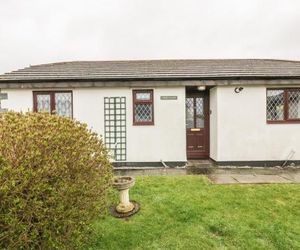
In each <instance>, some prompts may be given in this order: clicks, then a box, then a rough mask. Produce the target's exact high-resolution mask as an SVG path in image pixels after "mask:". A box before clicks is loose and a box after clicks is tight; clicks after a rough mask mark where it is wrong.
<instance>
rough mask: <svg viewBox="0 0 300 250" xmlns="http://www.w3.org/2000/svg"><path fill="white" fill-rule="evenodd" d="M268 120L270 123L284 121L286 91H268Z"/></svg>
mask: <svg viewBox="0 0 300 250" xmlns="http://www.w3.org/2000/svg"><path fill="white" fill-rule="evenodd" d="M267 119H268V121H282V120H284V91H283V90H277V89H276V90H268V91H267Z"/></svg>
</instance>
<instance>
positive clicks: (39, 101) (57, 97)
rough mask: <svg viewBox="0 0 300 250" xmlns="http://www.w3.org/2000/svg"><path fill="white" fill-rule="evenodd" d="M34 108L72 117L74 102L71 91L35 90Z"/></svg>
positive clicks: (38, 110)
mask: <svg viewBox="0 0 300 250" xmlns="http://www.w3.org/2000/svg"><path fill="white" fill-rule="evenodd" d="M33 103H34V106H33V110H34V111H35V112H49V113H51V114H57V115H60V116H64V117H69V118H72V114H73V110H72V109H73V107H72V106H73V103H72V92H71V91H59V92H58V91H38V92H33Z"/></svg>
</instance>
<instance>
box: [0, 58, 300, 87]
mask: <svg viewBox="0 0 300 250" xmlns="http://www.w3.org/2000/svg"><path fill="white" fill-rule="evenodd" d="M232 78H247V79H249V78H300V61H285V60H269V59H222V60H216V59H215V60H140V61H74V62H59V63H51V64H41V65H34V66H30V67H27V68H24V69H20V70H16V71H12V72H10V73H6V74H3V75H0V82H9V81H14V82H15V81H51V80H117V79H132V80H135V79H139V80H143V79H170V80H172V79H232Z"/></svg>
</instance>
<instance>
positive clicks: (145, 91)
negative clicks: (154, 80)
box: [132, 89, 154, 126]
mask: <svg viewBox="0 0 300 250" xmlns="http://www.w3.org/2000/svg"><path fill="white" fill-rule="evenodd" d="M137 93H150V100H137V99H136V94H137ZM132 96H133V101H132V104H133V110H132V114H133V125H134V126H151V125H154V98H153V89H135V90H133V91H132ZM137 104H151V108H152V120H151V121H147V122H140V121H136V120H135V106H136V105H137Z"/></svg>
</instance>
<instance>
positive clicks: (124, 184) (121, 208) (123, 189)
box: [111, 176, 139, 218]
mask: <svg viewBox="0 0 300 250" xmlns="http://www.w3.org/2000/svg"><path fill="white" fill-rule="evenodd" d="M134 184H135V180H134V178H133V177H131V176H119V177H116V178H115V179H114V181H113V187H114V188H115V189H117V190H118V191H119V192H120V196H119V197H120V203H119V204H118V205H114V206H113V207H112V208H111V213H112V215H113V216H115V217H118V218H124V217H128V216H131V215H133V214H135V213H136V212H137V211H138V210H139V204H138V203H137V202H135V201H130V200H129V189H130V188H131V187H133V186H134Z"/></svg>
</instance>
